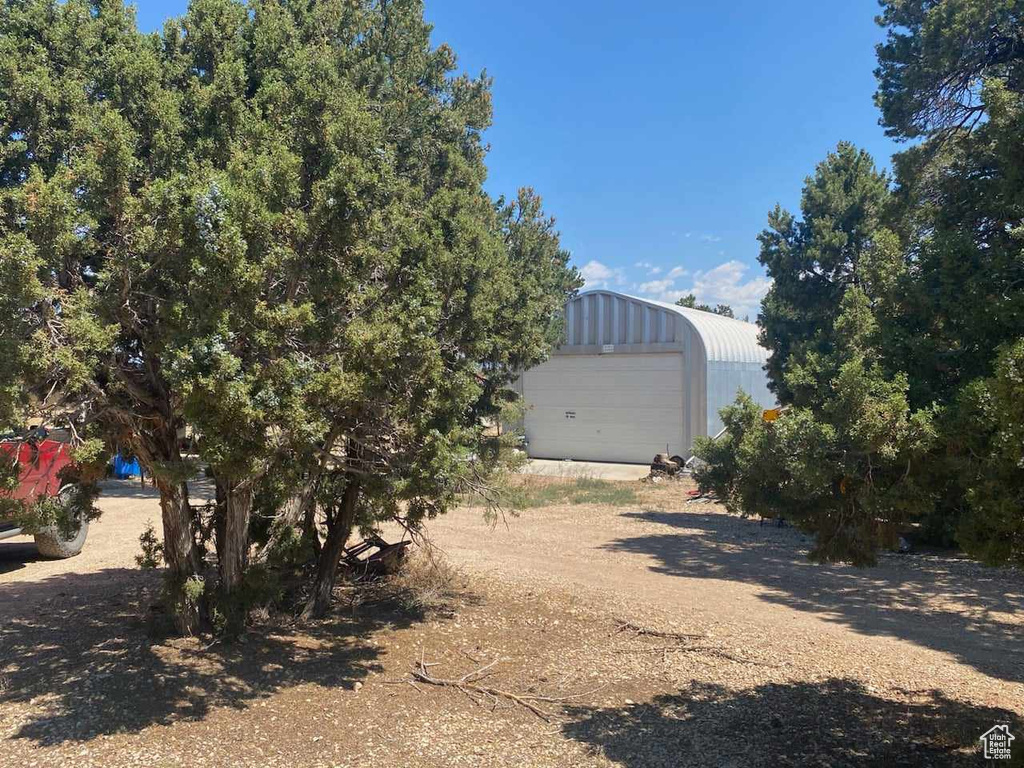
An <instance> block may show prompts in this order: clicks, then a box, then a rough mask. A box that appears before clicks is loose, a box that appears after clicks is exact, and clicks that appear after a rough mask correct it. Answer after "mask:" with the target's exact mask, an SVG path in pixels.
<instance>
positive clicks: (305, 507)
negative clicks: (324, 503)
mask: <svg viewBox="0 0 1024 768" xmlns="http://www.w3.org/2000/svg"><path fill="white" fill-rule="evenodd" d="M319 479H320V472H316V471H314V472H310V475H309V477H307V478H306V479H305V480H303V481H302V485H301V486H300V487H299V489H298V491H297V492H296V493H294V494H293V495H292V496H291V497H290V498H289V499H288V501H287V502H286V503H285V505H284V509H282V510H281V512H280V513H279V514H278V516H277V517H276V518H275V519H274V524H273V525H272V526H271V528H270V538H269V539H268V540H267V543H266V544H265V545H264V546H263V548H262V549H260V551H259V554H258V555H257V556H256V561H257V562H260V563H262V562H266V560H267V558H268V557H270V553H271V552H273V551H274V550H275V549H277V548H278V547H279V546H280V545H281V543H282V542H283V541H284V540H285V538H286V537H287V536H288V535H289V533H290V532H291V531H292V530H293V529H295V528H297V527H298V526H299V524H302V528H303V535H305V536H308V535H310V534H312V535H314V536H315V535H316V530H315V529H313V530H312V531H311V530H310V529H309V527H308V526H309V522H310V518H311V515H310V510H314V509H315V506H316V505H315V504H314V503H313V502H314V498H313V497H314V494H315V493H316V484H317V481H318V480H319ZM317 543H319V542H317Z"/></svg>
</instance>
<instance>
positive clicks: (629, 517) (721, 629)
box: [0, 483, 1024, 768]
mask: <svg viewBox="0 0 1024 768" xmlns="http://www.w3.org/2000/svg"><path fill="white" fill-rule="evenodd" d="M684 490H685V489H684V488H683V487H679V486H675V487H672V488H667V489H666V488H663V487H659V488H647V487H645V489H644V490H643V491H642V492H641V494H640V497H639V501H638V503H636V504H633V505H629V506H626V507H618V508H616V507H606V506H595V505H566V506H550V507H542V508H537V509H533V510H530V511H528V512H525V513H523V514H522V515H520V516H519V517H516V518H510V519H509V520H507V526H506V525H503V524H502V523H499V524H498V525H496V526H493V527H492V526H490V525H488V524H487V523H486V522H485V521H484V520H483V518H482V515H481V512H480V510H476V509H460V510H458V511H456V512H454V513H452V514H450V515H448V516H447V517H445V518H442V519H439V520H437V521H434V522H433V523H432V524H431V527H430V533H431V536H432V538H433V539H434V541H435V543H436V546H437V548H438V549H439V550H441V551H443V553H444V554H445V556H446V558H447V560H448V561H449V562H451V563H453V564H455V565H456V566H458V567H459V568H461V569H462V571H463V573H464V578H462V579H459V582H460V583H461V584H462V591H463V595H462V597H461V598H460V600H458V601H457V602H456V603H454V604H453V606H452V608H451V609H450V610H439V611H426V612H425V611H423V610H420V609H418V608H417V607H416V606H415V605H410V604H409V603H408V602H403V601H402V600H398V599H395V597H394V595H392V594H390V593H389V595H387V596H382V597H379V598H376V597H374V596H373V595H372V594H371V595H369V596H367V595H366V594H364V593H360V594H359V599H358V600H357V599H356V597H355V594H354V593H352V592H350V591H342V593H341V595H340V601H339V605H338V608H337V611H336V613H335V614H334V615H333V616H332V617H331V618H330V619H329V620H325V621H323V622H320V623H317V624H314V625H311V626H310V625H307V626H300V625H297V624H293V623H292V622H290V621H287V620H281V619H278V618H276V617H275V618H274V619H273V620H271V621H268V622H266V623H264V624H261V625H257V626H256V627H254V628H253V630H252V631H251V632H250V633H249V634H248V635H247V636H246V638H245V639H244V642H242V643H238V644H224V643H218V642H212V641H211V639H210V638H205V639H201V638H190V639H175V638H167V637H164V636H161V635H160V634H159V633H157V632H155V631H154V627H155V626H156V625H157V624H158V622H155V621H154V620H153V610H152V606H153V605H154V603H155V602H156V601H157V597H158V590H159V574H158V573H153V572H143V571H140V570H139V569H137V568H136V567H135V564H134V555H135V554H137V553H138V551H139V547H138V536H139V533H140V532H141V531H142V530H143V529H144V527H145V525H146V523H147V522H149V521H152V522H154V523H157V522H158V520H159V508H158V505H157V503H156V499H155V497H154V495H153V494H152V492H151V491H150V490H148V489H146V490H140V489H139V488H138V487H137V486H134V485H130V484H128V483H111V484H108V487H107V493H106V495H105V497H104V499H103V501H102V507H103V509H104V515H103V517H102V518H101V519H100V520H99V521H97V522H96V523H94V527H93V529H92V531H91V533H90V540H89V542H88V543H87V545H86V549H85V551H84V552H83V554H81V555H80V556H78V557H76V558H73V559H71V560H66V561H43V560H40V559H38V557H37V555H36V552H35V547H34V545H33V544H32V543H31V541H30V540H19V539H13V540H8V541H5V542H0V739H2V740H3V741H2V743H0V766H7V765H10V766H49V765H74V766H104V767H106V766H133V765H140V766H292V765H296V766H366V765H374V766H627V767H629V768H640V767H641V766H643V767H645V768H646V767H648V766H650V767H655V766H665V767H667V766H688V765H693V766H743V768H747V766H803V765H813V766H846V765H849V766H860V765H872V766H892V765H913V766H918V765H920V766H929V765H935V766H940V765H979V764H984V762H985V761H984V760H983V759H982V757H981V755H980V752H979V747H980V743H979V741H978V737H979V736H980V735H981V734H982V733H983V732H984V731H986V730H988V729H989V728H990V727H992V726H993V725H995V724H997V723H1007V724H1009V726H1010V730H1011V732H1013V733H1015V734H1017V735H1018V737H1019V738H1020V739H1021V740H1020V741H1018V746H1017V747H1015V750H1016V754H1015V758H1016V759H1015V760H1014V761H1013V764H1017V763H1020V762H1021V757H1024V643H1022V642H1021V637H1022V625H1024V583H1022V579H1021V575H1020V574H1019V573H1014V572H1010V571H1000V570H991V569H985V568H983V567H981V566H978V565H976V564H973V563H971V562H969V561H967V560H964V559H961V558H958V557H955V556H952V555H950V554H948V553H926V552H921V553H914V554H910V555H904V556H896V555H893V556H887V557H885V558H883V560H882V562H881V563H880V565H879V566H878V567H876V568H871V569H866V570H857V569H854V568H849V567H840V566H833V567H822V566H814V565H810V564H808V563H807V562H806V559H805V557H804V555H805V553H806V550H807V541H806V540H805V539H804V538H803V537H802V536H801V535H800V534H799V533H797V532H795V531H793V530H792V529H790V528H775V527H773V526H768V525H766V526H761V525H759V524H758V523H757V522H756V521H752V520H742V519H739V518H735V517H732V516H729V515H727V514H725V513H724V512H723V511H721V510H720V509H718V508H717V507H714V506H709V505H698V504H686V503H685V497H684V493H683V491H684ZM627 625H628V626H627ZM420 661H424V662H426V663H427V664H428V665H433V666H427V667H426V668H427V670H428V671H429V674H431V675H432V676H435V677H443V678H458V677H460V676H462V675H464V674H466V673H467V672H470V671H472V670H474V669H477V668H479V667H482V666H484V665H486V664H489V663H491V662H496V663H495V665H494V666H493V667H492V668H491V669H490V672H491V673H492V674H491V676H490V677H487V678H486V679H484V680H482V681H480V684H481V685H486V686H490V687H493V688H496V689H500V690H502V691H505V692H509V693H512V694H516V695H520V696H523V695H525V696H535V697H539V698H538V699H532V700H530V701H533V703H534V704H535V706H537V707H539V709H540V714H541V715H543V717H542V716H539V715H538V714H535V713H534V712H531V711H530V710H528V709H527V708H525V707H524V706H520V705H519V704H516V703H515V702H514V701H512V700H511V699H510V698H508V697H505V696H501V695H499V696H498V697H497V699H494V698H488V696H486V695H484V694H481V693H479V692H478V691H474V690H468V689H467V690H464V691H460V690H457V689H455V688H450V687H446V688H439V687H433V686H429V685H426V684H423V683H416V684H415V685H413V684H410V680H411V678H410V675H409V673H410V671H411V670H412V669H413V668H414V667H415V666H416V665H417V664H418V663H419V662H420ZM545 697H546V698H548V699H557V701H544V700H543V699H544V698H545ZM1004 764H1005V763H1004Z"/></svg>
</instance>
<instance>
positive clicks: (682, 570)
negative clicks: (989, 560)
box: [604, 510, 1024, 682]
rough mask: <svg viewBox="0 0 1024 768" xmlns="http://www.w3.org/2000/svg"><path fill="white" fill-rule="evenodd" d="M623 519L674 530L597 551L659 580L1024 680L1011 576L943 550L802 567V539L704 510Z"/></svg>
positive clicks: (1018, 596)
mask: <svg viewBox="0 0 1024 768" xmlns="http://www.w3.org/2000/svg"><path fill="white" fill-rule="evenodd" d="M628 516H630V517H634V518H637V519H641V520H644V521H646V522H654V523H660V524H662V525H666V526H671V527H672V528H674V529H676V532H671V533H664V534H651V535H644V536H635V537H627V538H620V539H617V540H615V541H613V542H610V543H609V544H607V545H605V546H604V549H607V550H610V551H614V552H633V553H638V554H644V555H648V556H653V557H654V558H655V559H656V560H657V564H656V565H654V566H652V569H653V570H655V571H657V572H659V573H664V574H666V575H669V576H676V577H682V578H691V579H722V580H727V581H736V582H742V583H747V584H755V585H758V586H761V587H764V588H765V591H764V592H762V593H761V595H760V598H761V599H762V600H765V601H767V602H771V603H777V604H779V605H785V606H787V607H790V608H794V609H796V610H799V611H808V612H812V613H814V614H816V615H817V616H819V617H820V618H822V619H823V620H825V621H832V622H838V623H841V624H844V625H846V626H848V627H850V628H851V629H854V630H856V631H857V632H861V633H863V634H867V635H883V636H890V637H896V638H902V639H904V640H908V641H910V642H913V643H916V644H918V645H921V646H924V647H927V648H932V649H934V650H937V651H942V652H945V653H949V654H951V655H953V656H955V657H956V658H957V659H959V660H960V661H962V662H964V663H966V664H969V665H971V666H972V667H974V668H975V669H977V670H978V671H980V672H984V673H985V674H988V675H992V676H993V677H998V678H1001V679H1003V680H1009V681H1014V682H1019V681H1021V680H1024V648H1022V646H1021V643H1020V638H1021V632H1022V628H1024V625H1022V623H1021V622H1020V620H1019V617H1020V616H1021V615H1024V584H1022V581H1021V577H1020V574H1019V573H1017V572H1015V571H1011V570H1008V569H997V568H986V567H984V566H981V565H979V564H978V563H976V562H973V561H970V560H968V559H967V558H965V557H962V556H957V555H954V554H950V553H946V552H941V553H926V552H924V553H919V554H911V555H885V556H883V557H882V559H881V560H880V562H879V564H878V565H877V566H873V567H868V568H855V567H853V566H847V565H817V564H814V563H811V562H810V561H808V560H807V552H808V550H809V545H810V540H809V539H808V538H807V537H805V536H804V535H802V534H801V533H800V532H799V531H796V530H794V529H793V528H790V527H786V528H776V527H774V526H771V525H763V526H762V525H760V524H759V523H758V522H756V521H754V520H750V519H745V518H741V517H738V516H734V515H728V514H724V513H720V512H715V511H708V510H701V511H693V512H691V511H680V512H662V511H656V510H649V511H645V512H639V513H631V514H629V515H628Z"/></svg>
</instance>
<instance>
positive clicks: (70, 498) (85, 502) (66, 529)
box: [10, 483, 100, 538]
mask: <svg viewBox="0 0 1024 768" xmlns="http://www.w3.org/2000/svg"><path fill="white" fill-rule="evenodd" d="M99 494H100V489H99V486H97V485H95V484H92V483H77V484H71V485H66V486H64V488H62V489H61V493H60V494H59V495H57V496H39V497H37V498H36V499H35V500H34V501H31V502H24V503H22V502H15V503H14V505H13V506H12V507H11V508H10V517H11V518H12V519H13V520H14V521H15V522H16V523H17V524H18V525H19V527H21V528H22V529H23V530H24V531H25V533H38V532H39V531H43V530H45V529H47V528H56V529H57V530H58V531H59V532H60V533H61V535H62V536H64V537H65V538H72V537H73V536H74V535H75V533H77V531H78V529H79V528H80V527H81V525H82V523H83V522H89V521H92V520H95V519H97V518H98V517H99V516H100V509H99V507H97V506H96V504H95V502H96V498H97V497H98V496H99Z"/></svg>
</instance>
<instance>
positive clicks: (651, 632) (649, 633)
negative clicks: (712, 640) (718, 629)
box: [615, 619, 707, 642]
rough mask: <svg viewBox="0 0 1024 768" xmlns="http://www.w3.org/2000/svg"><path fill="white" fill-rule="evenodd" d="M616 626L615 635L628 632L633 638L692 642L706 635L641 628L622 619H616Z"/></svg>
mask: <svg viewBox="0 0 1024 768" xmlns="http://www.w3.org/2000/svg"><path fill="white" fill-rule="evenodd" d="M616 622H617V624H618V626H617V627H616V629H615V634H619V633H621V632H629V633H630V634H631V635H633V636H634V637H661V638H664V639H666V640H680V641H684V642H685V641H686V640H692V639H697V638H704V637H707V635H704V634H695V633H689V632H669V631H665V630H660V629H651V628H650V627H643V626H640V625H639V624H634V623H633V622H632V621H626V620H624V619H616Z"/></svg>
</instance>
